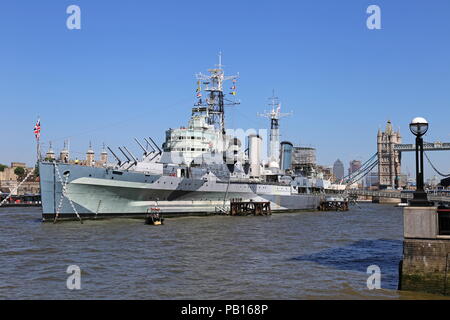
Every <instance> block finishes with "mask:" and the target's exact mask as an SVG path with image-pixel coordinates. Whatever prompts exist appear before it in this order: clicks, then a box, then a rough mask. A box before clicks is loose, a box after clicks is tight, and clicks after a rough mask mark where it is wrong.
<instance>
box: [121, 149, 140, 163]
mask: <svg viewBox="0 0 450 320" xmlns="http://www.w3.org/2000/svg"><path fill="white" fill-rule="evenodd" d="M123 148H124V149H125V151H126V152H128V154H129V155H130V156H131V157H132V158H133V160H134V164H137V162H138V158H136V157H135V156H134V155H133V154H132V153H131V151H130V150H128V149H127V147H125V146H123Z"/></svg>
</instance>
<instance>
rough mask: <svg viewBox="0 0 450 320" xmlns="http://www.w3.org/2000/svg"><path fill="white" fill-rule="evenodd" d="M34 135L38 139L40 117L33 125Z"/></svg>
mask: <svg viewBox="0 0 450 320" xmlns="http://www.w3.org/2000/svg"><path fill="white" fill-rule="evenodd" d="M34 135H35V136H36V140H39V138H40V137H41V119H38V121H37V122H36V125H35V126H34Z"/></svg>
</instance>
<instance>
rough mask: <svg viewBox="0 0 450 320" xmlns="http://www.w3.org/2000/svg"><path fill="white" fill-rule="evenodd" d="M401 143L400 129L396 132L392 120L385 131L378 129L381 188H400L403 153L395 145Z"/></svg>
mask: <svg viewBox="0 0 450 320" xmlns="http://www.w3.org/2000/svg"><path fill="white" fill-rule="evenodd" d="M400 143H402V137H401V135H400V130H399V131H397V132H395V131H394V130H393V128H392V123H391V121H390V120H389V121H388V122H387V124H386V130H385V131H384V132H382V131H381V130H380V129H378V135H377V147H378V148H377V151H378V180H379V182H380V189H386V188H388V187H391V188H398V187H399V186H400V174H401V153H400V152H398V151H396V150H394V146H395V145H396V144H400Z"/></svg>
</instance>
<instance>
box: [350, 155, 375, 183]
mask: <svg viewBox="0 0 450 320" xmlns="http://www.w3.org/2000/svg"><path fill="white" fill-rule="evenodd" d="M376 165H378V160H377V161H375V162H374V163H373V164H372V166H371V167H370V168H369V170H367V171H366V173H365V174H364V175H363V176H362V177H360V178H359V179H358V180H355V181H352V182H351V183H348V184H347V185H349V184H353V183H356V182H359V181H361V180H362V179H363V178H364V177H365V176H367V175H368V174H369V173H370V172H371V171H372V169H373V168H375V166H376Z"/></svg>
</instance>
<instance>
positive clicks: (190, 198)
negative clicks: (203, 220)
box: [39, 58, 320, 220]
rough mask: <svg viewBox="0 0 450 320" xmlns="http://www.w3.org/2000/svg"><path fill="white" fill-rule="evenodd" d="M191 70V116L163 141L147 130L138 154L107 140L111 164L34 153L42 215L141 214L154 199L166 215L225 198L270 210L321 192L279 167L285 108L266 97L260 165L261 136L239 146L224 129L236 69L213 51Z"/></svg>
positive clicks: (221, 204) (313, 203)
mask: <svg viewBox="0 0 450 320" xmlns="http://www.w3.org/2000/svg"><path fill="white" fill-rule="evenodd" d="M196 78H197V91H196V98H197V101H196V103H195V104H194V106H193V107H192V113H191V117H190V120H189V121H188V123H187V125H186V126H182V127H179V128H176V129H169V130H167V131H166V136H165V142H164V143H163V145H162V148H159V146H158V145H157V144H156V143H155V142H154V140H153V139H152V138H150V137H148V139H147V138H144V141H145V143H142V141H139V140H137V139H135V140H136V142H137V144H138V145H139V147H140V148H141V149H142V151H143V155H142V157H139V158H138V157H137V156H135V155H134V154H133V153H132V152H131V151H130V150H129V149H128V148H127V147H125V146H123V147H119V148H118V150H119V151H116V152H114V151H113V150H112V149H111V148H109V147H108V149H109V151H110V153H111V155H113V157H114V158H115V159H116V163H114V164H103V165H102V166H100V167H99V166H92V165H86V166H81V165H77V164H75V163H71V162H70V161H67V158H64V161H57V160H55V159H47V160H44V161H40V163H39V166H40V176H41V194H42V204H43V218H44V220H48V219H53V218H54V217H55V215H58V217H59V218H74V217H76V216H77V215H81V216H83V215H84V216H91V217H92V216H93V217H103V216H105V217H106V216H130V215H131V216H144V215H145V214H146V213H147V212H148V210H149V208H152V207H155V206H157V207H158V208H160V209H161V211H162V212H163V213H164V215H166V216H170V215H183V214H212V213H215V212H225V211H226V210H227V206H229V202H230V199H240V200H241V201H256V202H257V201H266V202H267V201H268V202H270V203H271V209H272V211H274V212H276V211H286V210H306V209H309V210H311V209H316V208H317V207H318V204H319V201H320V196H319V195H317V194H312V193H308V192H307V190H308V189H307V188H303V187H302V186H300V185H299V183H298V182H297V180H298V179H296V178H295V177H289V176H285V174H284V173H283V172H281V171H280V170H279V124H278V120H279V118H280V117H281V116H283V115H284V114H282V113H281V112H280V105H279V104H278V102H277V101H276V100H273V101H272V102H273V104H272V113H271V114H270V119H271V135H270V152H269V160H270V161H269V166H268V167H264V166H263V165H262V161H261V150H262V148H261V145H262V143H263V137H261V136H258V135H250V136H249V137H248V152H246V151H245V150H244V149H245V148H244V145H245V143H246V141H241V140H239V139H238V138H237V137H234V136H230V135H227V134H226V128H225V106H227V105H236V104H239V101H237V100H235V97H236V84H237V80H238V76H226V75H225V73H224V70H223V66H222V64H221V58H219V64H218V65H216V66H215V68H212V69H209V70H208V74H207V75H205V74H201V73H200V74H197V75H196ZM230 82H231V83H230ZM228 84H230V85H231V86H230V87H228V86H227V85H228ZM225 88H227V89H228V88H229V90H230V91H228V90H226V89H225ZM144 145H146V147H144ZM120 154H121V155H123V157H122V158H121V157H119V156H118V155H120ZM271 166H272V167H271Z"/></svg>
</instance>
